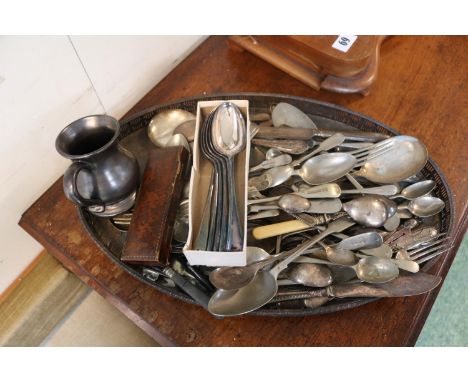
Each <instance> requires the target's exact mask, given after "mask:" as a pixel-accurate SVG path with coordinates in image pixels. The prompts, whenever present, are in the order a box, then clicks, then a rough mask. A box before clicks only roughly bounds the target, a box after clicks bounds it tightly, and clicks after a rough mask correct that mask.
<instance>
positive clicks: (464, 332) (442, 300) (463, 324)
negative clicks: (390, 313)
mask: <svg viewBox="0 0 468 382" xmlns="http://www.w3.org/2000/svg"><path fill="white" fill-rule="evenodd" d="M416 346H468V235H465V238H464V239H463V242H462V245H461V246H460V249H459V252H458V253H457V256H456V257H455V260H454V261H453V264H452V266H451V268H450V271H449V273H448V275H447V278H446V279H445V282H444V284H443V285H442V289H441V291H440V293H439V295H438V296H437V299H436V301H435V303H434V306H433V307H432V310H431V313H430V314H429V317H428V318H427V321H426V324H425V325H424V328H423V330H422V332H421V335H420V336H419V339H418V341H417V343H416Z"/></svg>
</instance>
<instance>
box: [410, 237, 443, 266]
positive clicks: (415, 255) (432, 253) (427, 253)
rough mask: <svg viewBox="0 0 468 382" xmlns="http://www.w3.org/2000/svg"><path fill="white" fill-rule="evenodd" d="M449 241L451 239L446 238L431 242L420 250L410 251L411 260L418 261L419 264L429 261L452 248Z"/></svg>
mask: <svg viewBox="0 0 468 382" xmlns="http://www.w3.org/2000/svg"><path fill="white" fill-rule="evenodd" d="M437 236H441V235H437ZM436 238H437V237H436ZM449 239H450V238H449V237H445V238H443V239H439V240H435V241H431V242H428V243H427V244H425V245H423V246H422V247H420V248H417V249H414V250H411V251H408V255H409V258H410V259H411V260H413V261H416V262H417V263H418V264H422V263H424V262H426V261H429V260H431V259H433V258H434V257H436V256H439V255H441V254H442V253H444V252H446V251H448V250H449V249H451V248H452V245H450V242H448V240H449Z"/></svg>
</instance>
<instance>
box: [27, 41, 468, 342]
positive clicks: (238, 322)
mask: <svg viewBox="0 0 468 382" xmlns="http://www.w3.org/2000/svg"><path fill="white" fill-rule="evenodd" d="M226 40H227V39H226V37H223V36H216V37H210V38H209V39H208V40H206V41H205V42H204V43H203V44H202V45H201V46H200V47H199V48H198V49H197V50H195V51H194V52H193V53H192V54H191V55H190V56H189V57H188V58H187V59H186V60H184V61H183V62H182V63H181V64H180V65H179V66H178V67H177V68H175V69H174V70H173V71H172V72H171V73H170V74H169V75H168V76H167V77H166V78H165V79H164V80H163V81H162V82H160V83H159V84H158V85H157V86H156V87H154V88H153V89H152V90H151V91H150V92H149V93H148V94H147V95H146V96H145V97H144V98H143V99H142V100H141V101H140V102H138V104H137V105H135V106H134V107H133V108H132V109H131V110H130V111H129V112H128V114H127V116H129V115H131V114H133V113H135V112H138V111H141V110H143V109H145V108H148V107H150V106H153V105H155V104H159V103H164V102H169V101H174V100H176V99H178V98H182V97H187V96H195V95H200V94H205V93H207V94H213V93H217V92H271V93H283V94H289V95H298V96H305V97H310V98H314V99H319V100H322V101H328V102H332V103H335V104H338V105H342V106H345V107H348V108H349V109H351V110H354V111H358V112H361V113H364V114H366V115H368V116H370V117H372V118H375V119H377V120H380V121H382V122H384V123H386V124H388V125H389V126H391V127H393V128H395V129H397V130H398V131H399V132H400V133H402V134H410V135H414V136H416V137H418V138H419V139H421V140H422V141H423V142H424V143H425V144H426V145H427V147H428V149H429V153H430V155H431V157H432V158H433V159H434V160H435V161H436V163H437V164H438V165H439V166H440V168H441V170H442V171H443V172H444V174H445V176H446V178H447V180H448V182H449V184H450V187H451V189H452V191H453V194H454V195H455V205H456V218H455V221H456V224H457V225H458V227H457V233H456V237H455V238H454V244H455V246H454V248H453V249H452V250H451V252H450V253H449V254H448V256H445V257H443V258H441V259H440V260H439V261H438V262H437V263H436V265H435V266H434V267H433V268H432V269H431V272H432V273H437V274H440V275H441V276H442V277H445V276H446V274H447V271H448V269H449V267H450V264H451V263H452V261H453V258H454V256H455V254H456V250H457V248H458V246H459V244H460V241H461V239H462V237H463V235H464V233H465V231H466V227H467V211H466V210H467V208H466V207H467V193H468V192H467V178H466V177H467V173H468V171H467V150H466V147H467V144H468V142H467V126H466V120H467V111H466V99H467V90H466V84H467V83H468V81H467V80H468V78H467V76H468V72H467V71H466V62H467V61H468V54H467V52H468V50H467V48H468V45H467V43H468V41H467V39H466V37H411V36H405V37H399V36H396V37H392V38H390V39H389V40H388V41H386V43H385V44H384V45H383V47H382V51H381V64H380V67H379V78H378V79H377V81H376V83H375V84H374V85H373V88H372V92H371V94H370V95H369V96H367V97H362V96H360V95H341V94H334V93H327V92H317V91H314V90H312V89H311V88H309V87H307V86H306V85H304V84H302V83H301V82H299V81H297V80H295V79H293V78H292V77H289V76H288V75H287V74H285V73H283V72H281V71H280V70H278V69H276V68H274V67H273V66H271V65H269V64H268V63H266V62H264V61H262V60H261V59H259V58H257V57H255V56H253V55H251V54H249V53H248V52H242V51H238V50H235V49H230V48H229V46H228V44H227V43H226ZM51 149H52V148H51ZM20 225H21V226H22V227H23V228H24V229H25V230H26V231H28V232H29V233H30V234H31V235H32V236H34V237H35V238H36V239H37V240H38V241H39V242H40V243H42V244H43V245H44V246H45V247H46V249H48V250H49V251H50V252H51V253H52V254H53V255H54V256H55V257H56V258H57V259H58V260H60V261H61V262H62V263H63V264H64V265H65V266H66V267H67V268H69V269H70V270H71V271H72V272H74V273H76V274H77V275H78V276H79V277H80V278H81V279H82V280H83V281H85V282H86V283H88V284H89V285H90V286H92V287H93V288H95V289H96V290H97V291H98V292H99V293H100V294H101V295H103V296H104V297H105V298H106V299H108V300H109V301H110V302H112V303H113V304H114V305H115V306H117V308H119V309H120V310H121V311H122V312H123V313H124V314H126V315H127V316H128V317H129V318H130V319H132V320H133V321H134V322H135V323H136V324H137V325H138V326H139V327H140V328H142V329H143V330H145V331H146V332H147V333H148V334H149V335H150V336H152V337H153V338H154V339H155V340H156V341H158V342H159V343H160V344H162V345H185V346H199V345H205V346H411V345H413V344H414V343H415V341H416V339H417V337H418V335H419V332H420V330H421V328H422V326H423V324H424V321H425V319H426V317H427V315H428V313H429V311H430V309H431V307H432V304H433V302H434V300H435V298H436V296H437V293H438V290H435V291H433V292H432V293H430V294H427V295H423V296H418V297H408V298H399V299H386V300H379V301H377V302H373V303H371V304H367V305H365V306H362V307H359V308H355V309H350V310H347V311H343V312H339V313H333V314H329V315H323V316H309V317H297V318H268V317H255V316H243V317H236V318H225V319H216V318H214V317H212V316H211V315H210V314H209V313H207V312H206V311H204V310H203V309H202V308H199V307H197V306H194V305H191V304H188V303H184V302H181V301H178V300H175V299H173V298H171V297H168V296H166V295H164V294H162V293H160V292H157V291H156V290H153V289H152V288H151V287H148V286H146V285H144V284H143V283H141V282H140V281H138V280H137V279H135V278H133V277H132V276H131V275H129V274H127V273H126V272H125V271H123V270H122V269H121V268H119V267H118V266H117V265H116V264H115V263H114V262H112V261H111V260H110V259H109V258H107V256H106V255H105V254H104V253H103V252H101V251H100V250H99V248H98V247H97V246H96V245H95V244H94V243H93V242H92V240H91V238H90V237H89V236H88V235H87V233H86V232H85V230H84V228H83V227H81V225H80V222H79V218H78V214H77V212H76V210H75V207H74V206H73V205H72V203H70V202H69V201H68V200H67V199H66V198H65V196H64V194H63V191H62V184H61V179H59V180H58V181H57V182H56V183H54V184H53V185H52V186H51V188H50V189H49V190H47V191H46V192H45V193H44V195H42V196H41V197H40V198H39V199H38V200H37V201H36V202H35V203H34V204H33V205H32V206H31V207H30V208H29V209H28V210H27V211H26V212H25V214H24V215H23V217H22V219H21V221H20Z"/></svg>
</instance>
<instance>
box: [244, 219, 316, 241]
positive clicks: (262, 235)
mask: <svg viewBox="0 0 468 382" xmlns="http://www.w3.org/2000/svg"><path fill="white" fill-rule="evenodd" d="M309 227H310V225H309V224H306V223H303V222H301V221H299V220H289V221H285V222H281V223H274V224H268V225H264V226H260V227H255V228H254V229H253V230H252V235H253V237H254V238H255V239H257V240H262V239H267V238H269V237H274V236H278V235H284V234H286V233H291V232H296V231H300V230H301V229H305V228H309Z"/></svg>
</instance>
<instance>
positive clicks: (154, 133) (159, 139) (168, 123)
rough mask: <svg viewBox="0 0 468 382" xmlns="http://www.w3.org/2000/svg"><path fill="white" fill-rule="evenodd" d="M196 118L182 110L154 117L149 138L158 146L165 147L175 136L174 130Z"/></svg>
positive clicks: (166, 111) (165, 112)
mask: <svg viewBox="0 0 468 382" xmlns="http://www.w3.org/2000/svg"><path fill="white" fill-rule="evenodd" d="M191 120H195V116H194V115H193V114H192V113H189V112H188V111H185V110H182V109H175V110H165V111H162V112H160V113H158V114H157V115H156V116H154V117H153V118H152V119H151V121H150V123H149V124H148V137H149V139H150V140H151V142H153V143H154V144H155V145H156V146H158V147H165V146H166V145H167V143H168V142H169V141H170V139H171V138H172V136H173V134H174V130H175V129H176V128H177V127H178V126H179V125H181V124H182V123H185V122H187V121H191Z"/></svg>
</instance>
